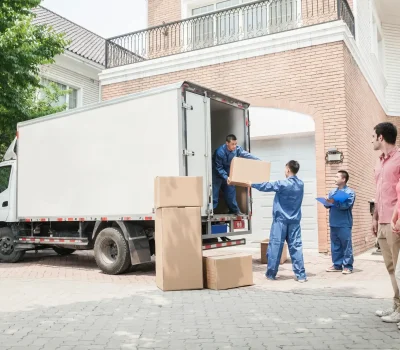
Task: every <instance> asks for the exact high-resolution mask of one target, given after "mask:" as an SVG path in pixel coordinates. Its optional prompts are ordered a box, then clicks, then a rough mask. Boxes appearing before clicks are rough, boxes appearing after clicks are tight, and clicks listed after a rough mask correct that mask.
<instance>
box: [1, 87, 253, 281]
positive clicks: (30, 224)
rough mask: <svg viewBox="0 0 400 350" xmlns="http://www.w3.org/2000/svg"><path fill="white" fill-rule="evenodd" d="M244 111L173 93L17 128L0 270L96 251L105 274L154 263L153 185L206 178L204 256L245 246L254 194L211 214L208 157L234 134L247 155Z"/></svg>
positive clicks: (182, 90) (243, 192)
mask: <svg viewBox="0 0 400 350" xmlns="http://www.w3.org/2000/svg"><path fill="white" fill-rule="evenodd" d="M248 107H249V105H248V104H247V103H245V102H242V101H239V100H236V99H233V98H231V97H228V96H224V95H222V94H220V93H217V92H215V91H212V90H209V89H206V88H203V87H200V86H197V85H195V84H192V83H189V82H182V83H177V84H173V85H169V86H164V87H161V88H156V89H152V90H149V91H145V92H141V93H137V94H133V95H129V96H126V97H122V98H117V99H115V100H111V101H106V102H101V103H98V104H95V105H92V106H88V107H83V108H79V109H76V110H72V111H67V112H63V113H58V114H55V115H51V116H47V117H43V118H38V119H34V120H30V121H27V122H23V123H20V124H18V127H17V137H16V139H15V140H14V142H13V143H12V145H11V146H10V147H9V149H8V151H7V153H6V154H5V156H4V159H3V162H2V163H0V261H2V262H17V261H19V260H21V259H22V257H23V256H24V254H25V252H26V251H28V250H39V249H48V248H52V249H54V250H55V251H56V252H57V253H58V254H60V255H68V254H71V253H73V252H74V251H75V250H77V249H94V256H95V259H96V263H97V265H98V266H99V268H100V269H101V270H102V271H103V272H105V273H108V274H118V273H123V272H125V271H127V270H128V269H129V268H130V267H131V266H132V265H138V264H141V263H146V262H149V261H151V256H152V255H153V254H154V252H155V248H154V247H155V242H154V218H155V214H154V212H155V210H154V204H153V202H154V178H155V177H156V176H202V177H203V181H204V204H203V207H202V223H203V230H202V234H203V237H202V238H203V249H213V248H220V247H224V246H231V245H238V244H245V239H243V238H241V239H233V238H231V239H230V238H228V237H230V236H237V237H239V236H243V235H245V234H249V233H251V192H250V191H248V190H247V189H245V188H237V199H238V204H239V207H240V209H241V212H242V213H244V214H245V215H243V216H241V217H237V216H235V215H230V214H226V213H227V212H228V210H227V208H226V206H224V202H223V200H220V205H219V207H218V208H217V209H216V210H213V205H212V164H211V161H212V152H213V151H214V150H215V149H216V148H217V147H218V146H220V145H221V144H223V143H224V142H225V137H226V135H227V134H231V133H233V134H235V135H236V136H237V137H238V141H239V145H241V146H242V147H243V148H244V149H246V150H248V151H249V150H250V143H249V142H250V135H249V119H248Z"/></svg>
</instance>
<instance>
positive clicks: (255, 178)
mask: <svg viewBox="0 0 400 350" xmlns="http://www.w3.org/2000/svg"><path fill="white" fill-rule="evenodd" d="M270 173H271V163H268V162H264V161H260V160H254V159H245V158H240V157H235V158H233V159H232V162H231V169H230V172H229V178H230V180H231V182H232V184H233V185H237V186H245V185H246V184H247V183H248V182H251V183H252V184H258V183H262V182H268V181H269V178H270Z"/></svg>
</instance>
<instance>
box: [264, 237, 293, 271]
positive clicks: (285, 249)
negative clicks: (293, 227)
mask: <svg viewBox="0 0 400 350" xmlns="http://www.w3.org/2000/svg"><path fill="white" fill-rule="evenodd" d="M268 244H269V239H265V240H263V241H262V242H261V264H268V259H267V249H268ZM287 259H288V246H287V243H286V242H285V244H284V245H283V250H282V256H281V261H280V264H281V265H282V264H284V263H285V262H286V261H287Z"/></svg>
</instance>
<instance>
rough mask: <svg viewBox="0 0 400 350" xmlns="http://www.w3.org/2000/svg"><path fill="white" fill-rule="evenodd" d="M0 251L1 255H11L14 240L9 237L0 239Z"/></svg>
mask: <svg viewBox="0 0 400 350" xmlns="http://www.w3.org/2000/svg"><path fill="white" fill-rule="evenodd" d="M0 251H1V254H2V255H11V254H12V253H13V252H14V240H13V239H12V238H10V237H2V238H0Z"/></svg>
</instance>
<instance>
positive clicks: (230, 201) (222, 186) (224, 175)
mask: <svg viewBox="0 0 400 350" xmlns="http://www.w3.org/2000/svg"><path fill="white" fill-rule="evenodd" d="M234 157H241V158H248V159H256V160H259V159H258V158H257V157H255V156H253V155H252V154H250V153H249V152H246V151H245V150H243V148H242V147H240V146H237V147H236V149H235V150H234V151H229V150H228V148H227V146H226V144H225V145H222V146H220V147H218V148H217V150H216V151H215V152H214V154H213V159H212V164H213V167H212V168H213V169H212V170H213V178H212V180H213V181H212V185H213V207H214V209H215V208H216V207H217V206H218V199H219V191H220V190H222V192H223V193H224V198H225V202H226V205H227V206H228V208H229V212H230V213H231V214H237V213H239V212H240V210H239V207H238V204H237V201H236V188H235V186H229V185H228V184H227V182H226V181H227V179H228V177H229V172H230V168H231V162H232V159H233V158H234Z"/></svg>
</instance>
